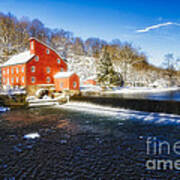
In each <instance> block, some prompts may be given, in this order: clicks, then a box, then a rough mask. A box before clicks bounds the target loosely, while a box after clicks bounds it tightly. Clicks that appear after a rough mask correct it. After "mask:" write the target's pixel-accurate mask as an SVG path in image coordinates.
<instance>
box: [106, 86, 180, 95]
mask: <svg viewBox="0 0 180 180" xmlns="http://www.w3.org/2000/svg"><path fill="white" fill-rule="evenodd" d="M172 91H180V87H169V88H147V87H133V88H132V87H131V88H121V89H119V90H115V91H106V92H103V94H104V95H106V94H137V93H164V92H172Z"/></svg>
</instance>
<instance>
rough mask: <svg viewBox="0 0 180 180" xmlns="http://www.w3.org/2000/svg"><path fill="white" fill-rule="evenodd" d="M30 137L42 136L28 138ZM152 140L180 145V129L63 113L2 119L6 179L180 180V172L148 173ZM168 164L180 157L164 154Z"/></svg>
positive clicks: (0, 168) (0, 156)
mask: <svg viewBox="0 0 180 180" xmlns="http://www.w3.org/2000/svg"><path fill="white" fill-rule="evenodd" d="M172 118H173V117H172ZM29 133H38V134H39V136H37V138H36V139H27V138H24V137H25V136H24V135H27V134H29ZM148 136H151V137H152V136H155V137H157V138H160V139H161V140H168V141H169V142H171V141H176V140H178V139H180V135H179V126H177V124H176V126H175V125H173V124H170V125H161V124H158V125H156V124H154V123H146V121H141V122H139V121H132V119H131V117H129V118H127V119H126V120H124V119H122V118H121V117H119V118H115V117H114V116H112V115H111V114H109V115H104V114H103V113H101V114H92V113H86V112H85V111H82V112H79V111H76V110H73V109H71V110H70V109H69V110H67V109H63V108H60V107H58V108H41V109H40V108H33V109H29V110H13V111H10V112H8V113H5V114H2V115H1V116H0V139H1V143H0V149H1V153H0V178H1V179H47V180H49V179H90V180H91V179H129V180H134V179H137V180H139V179H152V178H153V179H157V178H158V179H172V178H173V177H174V178H178V177H179V172H178V171H175V170H165V171H163V170H162V171H149V170H147V169H146V166H145V163H146V160H147V159H151V158H155V157H154V156H153V155H151V156H150V155H147V154H146V146H145V145H146V144H145V143H146V139H147V137H148ZM26 137H27V136H26ZM156 158H161V157H159V156H156ZM163 158H168V159H176V158H178V157H176V156H174V155H172V154H171V155H167V154H164V155H163Z"/></svg>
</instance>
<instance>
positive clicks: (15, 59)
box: [3, 51, 35, 66]
mask: <svg viewBox="0 0 180 180" xmlns="http://www.w3.org/2000/svg"><path fill="white" fill-rule="evenodd" d="M34 56H35V55H34V54H30V51H25V52H23V53H20V54H17V55H14V56H12V57H11V58H10V59H9V60H8V61H7V62H5V63H4V64H3V66H9V65H14V64H24V63H26V62H28V61H29V60H30V59H32V58H33V57H34Z"/></svg>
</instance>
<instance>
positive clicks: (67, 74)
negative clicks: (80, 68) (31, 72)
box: [54, 72, 74, 78]
mask: <svg viewBox="0 0 180 180" xmlns="http://www.w3.org/2000/svg"><path fill="white" fill-rule="evenodd" d="M73 74H74V72H58V73H57V74H55V75H54V78H67V77H70V76H72V75H73Z"/></svg>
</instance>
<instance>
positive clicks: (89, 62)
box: [0, 13, 180, 86]
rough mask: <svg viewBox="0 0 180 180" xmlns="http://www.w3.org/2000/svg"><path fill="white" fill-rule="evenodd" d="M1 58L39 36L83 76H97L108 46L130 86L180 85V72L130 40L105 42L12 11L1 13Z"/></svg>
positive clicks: (25, 47) (5, 59) (84, 77)
mask: <svg viewBox="0 0 180 180" xmlns="http://www.w3.org/2000/svg"><path fill="white" fill-rule="evenodd" d="M0 29H1V30H0V60H1V63H2V62H5V61H7V59H9V58H10V57H11V56H12V55H14V54H17V53H19V52H23V51H24V50H26V49H28V48H29V44H28V39H29V37H36V38H38V39H39V40H41V41H43V42H45V43H47V44H48V45H50V46H51V47H53V48H54V49H56V50H57V51H58V52H59V54H60V55H61V57H62V58H64V59H66V60H67V61H68V64H69V70H71V71H75V72H77V74H79V75H80V78H81V79H82V80H85V79H87V78H94V77H95V76H96V65H97V63H98V61H99V59H100V57H101V56H102V51H103V49H104V48H105V47H106V48H107V51H108V53H109V55H110V58H111V60H112V62H113V66H114V69H115V71H117V72H120V73H121V74H122V76H123V80H124V81H125V82H126V83H127V85H131V86H149V85H152V83H154V82H155V81H157V80H159V82H161V83H162V85H163V86H167V85H170V86H171V85H180V72H176V71H172V70H171V71H170V70H164V69H161V68H157V67H155V66H153V65H151V64H149V63H148V59H147V57H146V56H145V55H144V54H143V53H141V52H138V51H137V50H136V49H135V48H133V47H132V45H131V44H128V43H122V42H121V41H120V40H117V39H116V40H112V41H111V42H106V41H104V40H101V39H99V38H92V37H91V38H88V39H86V40H85V41H83V40H82V39H81V38H80V37H75V36H73V33H71V32H69V31H65V30H63V29H49V28H47V27H46V26H45V25H44V24H43V23H42V22H41V21H39V20H38V19H34V20H32V21H30V20H29V19H28V18H22V19H20V20H18V19H17V18H16V17H15V16H13V15H12V14H3V13H0Z"/></svg>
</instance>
